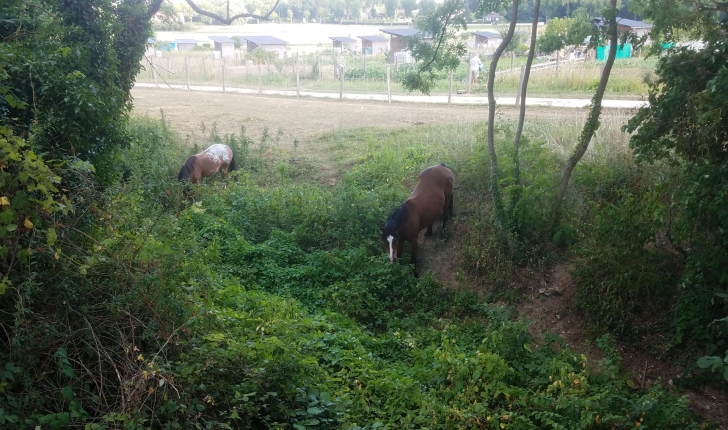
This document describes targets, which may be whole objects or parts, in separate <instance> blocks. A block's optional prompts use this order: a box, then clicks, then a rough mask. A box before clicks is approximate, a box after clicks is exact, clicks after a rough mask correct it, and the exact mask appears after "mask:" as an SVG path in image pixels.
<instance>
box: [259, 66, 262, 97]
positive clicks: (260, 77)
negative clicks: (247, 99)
mask: <svg viewBox="0 0 728 430" xmlns="http://www.w3.org/2000/svg"><path fill="white" fill-rule="evenodd" d="M258 94H263V75H262V73H261V71H260V63H258Z"/></svg>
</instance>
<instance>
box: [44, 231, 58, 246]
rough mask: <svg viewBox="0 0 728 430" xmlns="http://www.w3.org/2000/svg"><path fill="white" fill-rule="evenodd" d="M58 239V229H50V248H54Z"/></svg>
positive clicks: (47, 239) (48, 240) (47, 241)
mask: <svg viewBox="0 0 728 430" xmlns="http://www.w3.org/2000/svg"><path fill="white" fill-rule="evenodd" d="M57 238H58V236H57V235H56V229H54V228H53V227H51V228H49V229H48V233H47V234H46V243H48V245H49V246H53V244H55V243H56V239H57Z"/></svg>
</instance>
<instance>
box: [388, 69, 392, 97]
mask: <svg viewBox="0 0 728 430" xmlns="http://www.w3.org/2000/svg"><path fill="white" fill-rule="evenodd" d="M389 67H390V66H389V64H387V103H392V86H391V84H390V81H389Z"/></svg>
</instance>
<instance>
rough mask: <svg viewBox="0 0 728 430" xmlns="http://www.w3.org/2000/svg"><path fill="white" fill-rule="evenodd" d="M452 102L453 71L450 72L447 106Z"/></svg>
mask: <svg viewBox="0 0 728 430" xmlns="http://www.w3.org/2000/svg"><path fill="white" fill-rule="evenodd" d="M451 100H452V70H450V89H449V90H448V91H447V104H450V103H451Z"/></svg>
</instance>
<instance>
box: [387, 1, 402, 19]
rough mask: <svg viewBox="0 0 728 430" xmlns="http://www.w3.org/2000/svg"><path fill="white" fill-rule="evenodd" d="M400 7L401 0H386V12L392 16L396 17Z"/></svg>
mask: <svg viewBox="0 0 728 430" xmlns="http://www.w3.org/2000/svg"><path fill="white" fill-rule="evenodd" d="M398 7H399V0H384V10H385V14H386V15H387V16H388V17H389V18H390V19H392V18H394V16H395V14H396V13H397V8H398Z"/></svg>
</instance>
